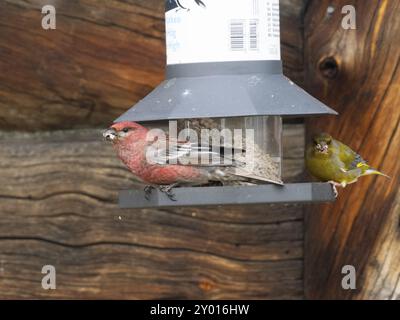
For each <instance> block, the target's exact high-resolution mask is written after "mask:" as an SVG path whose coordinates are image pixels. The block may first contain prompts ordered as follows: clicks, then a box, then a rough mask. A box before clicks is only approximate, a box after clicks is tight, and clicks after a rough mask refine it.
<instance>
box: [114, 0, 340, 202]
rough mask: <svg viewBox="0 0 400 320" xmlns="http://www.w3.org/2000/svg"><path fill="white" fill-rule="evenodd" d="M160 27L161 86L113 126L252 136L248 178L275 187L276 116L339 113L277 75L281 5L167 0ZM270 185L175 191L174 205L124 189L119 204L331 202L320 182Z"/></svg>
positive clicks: (278, 155) (253, 0) (275, 0)
mask: <svg viewBox="0 0 400 320" xmlns="http://www.w3.org/2000/svg"><path fill="white" fill-rule="evenodd" d="M165 21H166V23H165V27H166V47H167V67H166V80H165V81H163V82H162V83H161V84H160V85H159V86H157V87H156V88H155V89H154V90H153V91H152V92H151V93H150V94H149V95H147V96H146V97H144V98H143V99H142V100H141V101H139V102H138V103H137V104H136V105H135V106H134V107H132V108H131V109H129V110H128V111H127V112H125V113H124V114H123V115H121V116H120V117H119V118H118V119H116V120H115V122H121V121H135V122H139V123H144V125H148V126H151V125H152V124H154V123H157V124H160V123H165V126H168V123H169V122H172V121H174V122H176V126H177V128H178V129H186V130H187V132H189V131H191V132H193V131H194V132H196V133H198V134H199V135H200V134H201V133H200V132H201V129H203V128H207V129H217V130H219V131H221V130H224V129H231V130H237V129H238V128H239V129H242V130H243V132H248V130H251V132H252V141H253V147H252V152H254V153H253V157H255V158H256V159H258V160H261V161H258V162H259V164H261V168H260V165H259V166H253V167H252V168H253V169H254V170H255V172H253V173H254V174H255V175H257V176H262V177H264V178H265V179H266V180H271V181H272V182H276V184H279V182H280V179H281V170H282V169H281V164H282V117H306V116H316V115H334V114H337V113H336V112H335V111H334V110H332V109H330V108H329V107H327V106H325V105H324V104H323V103H321V102H320V101H318V100H317V99H315V98H313V97H312V96H310V95H309V94H308V93H307V92H305V91H304V90H303V89H301V88H300V87H298V86H297V85H296V84H294V83H293V82H292V81H291V80H290V79H288V78H286V77H285V76H284V75H283V73H282V62H281V56H280V26H279V0H219V1H215V0H208V1H207V0H202V1H198V0H185V1H184V0H179V1H178V0H166V13H165ZM246 130H247V131H246ZM249 132H250V131H249ZM246 141H247V140H246ZM240 142H242V143H243V144H246V143H245V142H243V141H240ZM235 143H237V141H236V142H235ZM247 147H248V145H247ZM238 148H239V149H240V148H243V145H239V147H238ZM263 166H264V167H263ZM276 184H268V183H266V184H260V185H240V186H234V185H233V186H207V187H191V188H186V187H182V188H176V189H174V192H175V194H176V199H177V201H171V200H170V199H168V198H167V197H166V196H165V195H164V194H162V193H161V192H154V193H152V195H151V197H150V198H149V199H146V198H145V196H144V191H143V190H124V191H121V192H120V197H119V203H120V206H121V207H124V208H128V207H129V208H132V207H141V208H143V207H157V206H191V205H193V206H201V205H224V204H241V205H242V204H255V203H290V202H322V201H330V200H333V199H334V195H333V192H332V188H331V186H330V185H329V184H326V183H296V184H283V185H276Z"/></svg>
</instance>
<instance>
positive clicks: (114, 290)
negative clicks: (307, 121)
mask: <svg viewBox="0 0 400 320" xmlns="http://www.w3.org/2000/svg"><path fill="white" fill-rule="evenodd" d="M303 134H304V128H303V126H302V125H295V126H293V125H291V126H286V130H285V139H287V138H288V137H297V144H296V146H297V148H296V149H295V150H297V153H296V152H295V150H294V149H293V148H290V150H288V149H286V150H285V155H288V158H290V159H291V161H294V159H296V158H297V159H301V158H302V154H303V151H304V146H303V144H302V143H303ZM291 141H292V142H293V143H294V141H293V138H292V139H291ZM298 170H299V168H296V169H295V170H294V171H292V178H293V177H294V175H296V172H298ZM300 170H301V169H300ZM130 187H134V183H133V182H132V180H131V174H130V173H129V172H128V171H127V170H126V169H125V168H124V166H123V165H122V164H121V163H120V161H119V160H118V159H117V158H116V156H115V154H114V152H113V150H112V148H111V146H109V145H108V144H106V143H105V142H104V141H102V139H101V133H100V131H99V130H76V131H54V132H43V133H35V134H28V133H25V134H21V133H6V132H2V133H0V220H1V224H0V298H6V299H8V298H82V299H88V298H113V299H117V298H123V299H144V298H147V299H155V298H185V299H188V298H191V299H217V298H221V299H222V298H226V299H239V298H243V299H246V298H248V299H266V298H271V299H277V298H287V299H300V298H302V296H303V211H302V206H277V205H276V206H252V207H246V209H244V208H243V207H227V208H220V207H213V208H190V209H187V208H185V209H176V210H153V209H152V210H134V209H128V210H121V209H119V208H118V206H117V194H118V190H120V189H125V188H130ZM46 264H50V265H54V266H55V267H56V271H57V289H56V290H52V291H51V290H50V291H46V290H43V289H42V288H41V279H42V277H43V275H42V274H41V269H42V267H43V266H44V265H46Z"/></svg>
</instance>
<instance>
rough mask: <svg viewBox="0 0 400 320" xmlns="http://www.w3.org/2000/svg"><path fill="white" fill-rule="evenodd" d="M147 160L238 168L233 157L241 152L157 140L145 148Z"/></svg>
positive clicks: (159, 162)
mask: <svg viewBox="0 0 400 320" xmlns="http://www.w3.org/2000/svg"><path fill="white" fill-rule="evenodd" d="M146 152H148V153H147V156H148V160H149V161H150V162H151V163H154V164H159V165H166V164H180V165H191V166H193V165H194V166H223V167H226V166H240V165H243V164H242V163H240V162H239V161H235V160H234V157H233V155H234V154H235V152H242V150H238V149H234V148H225V147H223V146H221V147H218V148H215V147H214V148H213V147H212V146H209V145H200V144H197V143H192V142H190V141H175V140H170V139H166V140H158V141H156V142H154V143H152V144H151V145H149V146H148V147H147V150H146Z"/></svg>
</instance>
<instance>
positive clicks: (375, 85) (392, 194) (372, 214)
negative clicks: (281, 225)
mask: <svg viewBox="0 0 400 320" xmlns="http://www.w3.org/2000/svg"><path fill="white" fill-rule="evenodd" d="M344 5H354V7H355V9H356V13H357V29H356V30H344V29H343V28H342V27H341V21H342V18H343V17H344V15H343V14H341V8H342V7H343V6H344ZM328 6H330V7H331V8H334V12H332V11H331V13H328V11H327V8H328ZM307 8H308V9H307V12H306V17H305V26H306V30H305V39H306V42H305V56H306V59H307V60H306V75H305V78H306V79H307V80H308V81H307V84H306V88H307V89H308V90H309V91H310V92H311V93H313V94H314V95H315V96H316V97H318V98H319V99H321V100H322V101H324V102H325V103H326V104H328V105H330V106H332V107H333V108H335V109H336V110H337V111H338V112H339V113H340V116H339V117H337V118H335V117H331V118H326V117H324V118H320V119H317V120H312V121H310V127H309V128H310V133H311V132H317V131H321V130H323V131H327V132H330V133H331V134H332V135H333V136H334V137H337V138H338V139H339V140H341V141H343V142H345V143H346V144H348V145H350V146H351V147H352V148H353V149H354V150H356V151H358V152H359V153H360V154H361V155H362V156H363V157H364V158H365V159H367V160H368V161H369V163H370V164H371V165H373V166H374V167H376V168H377V169H379V170H381V171H383V172H386V173H387V174H388V175H390V176H391V177H392V178H391V179H390V180H388V179H385V178H382V177H364V178H361V179H360V180H359V181H358V182H357V183H356V184H354V185H350V186H348V187H346V189H345V190H343V191H340V196H339V198H338V200H337V202H336V203H335V204H329V205H322V206H314V207H311V208H310V209H309V210H308V211H307V215H306V228H305V235H306V240H305V292H306V297H308V298H317V299H321V298H322V299H349V298H351V299H361V298H363V299H375V298H378V299H398V298H399V297H400V282H399V278H400V264H399V252H400V237H399V235H400V234H399V232H400V230H399V227H398V226H399V222H398V221H399V213H400V210H399V205H398V203H399V193H398V190H399V173H400V164H399V161H398V156H399V150H400V127H399V120H400V108H399V105H400V95H399V83H400V67H399V66H400V42H399V41H398V34H399V32H400V21H399V19H398V16H399V14H400V3H399V2H397V1H376V0H373V1H368V3H367V2H366V1H361V0H360V1H358V0H352V1H341V0H335V1H332V0H329V1H328V0H323V1H311V2H310V4H309V6H308V7H307ZM344 265H353V266H354V267H355V268H356V274H357V289H356V290H344V289H343V288H342V286H341V282H342V277H343V276H344V275H343V274H342V273H341V271H342V267H343V266H344Z"/></svg>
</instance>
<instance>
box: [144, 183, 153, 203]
mask: <svg viewBox="0 0 400 320" xmlns="http://www.w3.org/2000/svg"><path fill="white" fill-rule="evenodd" d="M154 189H155V188H154V187H153V186H150V185H149V186H145V187H144V189H143V190H144V197H145V198H146V200H150V195H151V192H152V191H153V190H154Z"/></svg>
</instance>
